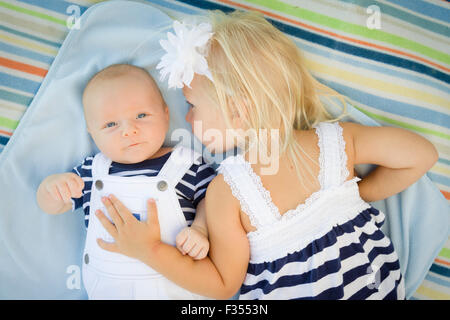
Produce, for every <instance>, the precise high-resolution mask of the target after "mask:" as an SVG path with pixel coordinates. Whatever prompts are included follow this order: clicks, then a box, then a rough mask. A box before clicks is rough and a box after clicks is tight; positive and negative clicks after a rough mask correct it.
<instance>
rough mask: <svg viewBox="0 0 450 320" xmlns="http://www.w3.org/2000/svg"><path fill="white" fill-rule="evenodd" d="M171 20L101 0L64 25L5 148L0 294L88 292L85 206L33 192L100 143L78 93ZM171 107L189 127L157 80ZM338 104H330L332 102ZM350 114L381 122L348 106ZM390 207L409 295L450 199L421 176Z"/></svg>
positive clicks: (174, 118)
mask: <svg viewBox="0 0 450 320" xmlns="http://www.w3.org/2000/svg"><path fill="white" fill-rule="evenodd" d="M171 25H172V20H171V19H170V18H169V17H168V16H167V15H165V14H164V13H162V12H161V11H159V10H157V9H155V8H153V7H151V6H149V5H146V4H140V3H136V2H126V1H113V2H105V3H101V4H98V5H95V6H93V7H91V8H89V9H88V10H87V11H86V12H85V13H84V14H83V16H82V17H81V21H80V29H73V30H71V32H70V33H69V34H68V36H67V38H66V40H65V41H64V43H63V45H62V47H61V48H60V50H59V53H58V55H57V57H56V59H55V60H54V62H53V64H52V66H51V68H50V70H49V72H48V74H47V76H46V78H45V79H44V81H43V83H42V85H41V87H40V89H39V91H38V93H37V94H36V96H35V98H34V100H33V101H32V103H31V104H30V106H29V108H28V110H27V112H26V113H25V115H24V117H23V118H22V119H21V121H20V123H19V126H18V128H17V129H16V131H15V133H14V135H13V136H12V138H11V140H10V141H9V143H8V145H7V146H6V148H5V149H4V150H3V152H2V153H1V154H0V190H1V192H0V298H1V299H84V298H86V293H85V291H84V288H83V286H82V281H81V272H80V268H81V261H82V260H81V258H82V257H81V254H82V251H83V247H84V240H85V228H84V215H83V212H82V211H81V210H77V211H76V212H74V213H70V212H69V213H65V214H62V215H57V216H51V215H47V214H45V213H43V212H42V211H41V210H40V209H39V208H38V206H37V203H36V200H35V198H36V197H35V194H36V189H37V187H38V185H39V183H40V182H41V181H42V179H43V178H45V177H46V176H48V175H49V174H53V173H57V172H65V171H69V170H71V168H72V167H74V166H75V165H78V164H79V163H80V161H81V160H82V159H83V158H84V157H85V156H86V155H89V154H93V153H95V152H97V151H98V150H97V149H96V147H95V146H94V144H93V142H92V141H91V139H90V137H89V136H88V134H87V132H86V128H85V122H84V118H83V112H82V105H81V93H82V90H83V88H84V85H85V84H86V82H87V81H88V79H89V78H90V77H91V76H92V75H93V74H95V73H96V72H97V71H99V70H101V69H102V68H104V67H106V66H108V65H110V64H114V63H130V64H134V65H137V66H141V67H144V68H146V69H148V70H149V71H150V72H151V73H152V75H153V76H154V78H155V80H157V81H158V79H159V77H158V74H157V73H156V72H155V69H154V68H155V66H156V64H157V63H158V61H159V59H160V57H161V55H162V54H163V51H162V49H161V47H160V45H159V40H160V39H161V38H162V37H163V36H164V37H165V33H166V32H167V31H169V29H170V28H171ZM159 85H160V88H161V91H162V94H163V96H164V98H165V100H166V102H167V104H168V105H169V108H170V113H171V123H170V130H169V133H168V135H167V139H166V143H167V144H172V143H171V141H170V140H169V137H170V134H171V132H172V131H173V130H174V129H175V128H185V129H187V130H190V127H189V125H188V124H187V123H186V122H185V121H184V116H185V114H186V112H187V105H186V102H185V100H184V97H183V95H182V92H181V90H171V91H168V89H167V86H166V84H165V83H159ZM331 108H332V107H331V106H330V109H331ZM349 111H350V117H349V119H348V120H351V121H356V122H359V123H362V124H366V125H377V124H376V123H375V122H374V121H373V120H371V119H369V118H367V117H366V116H365V115H363V114H362V113H360V112H359V111H357V110H356V109H354V108H351V107H350V110H349ZM374 205H375V206H376V207H377V208H379V209H381V210H383V211H384V212H385V213H386V215H387V223H386V224H385V227H384V228H385V231H386V233H387V234H388V235H389V236H390V237H391V239H392V241H393V243H394V246H395V249H396V250H397V252H398V254H399V257H400V263H401V268H402V271H403V274H404V276H405V280H406V289H407V296H408V297H409V296H411V295H412V293H414V291H415V289H416V288H417V287H418V286H419V285H420V283H421V282H422V280H423V278H424V277H425V274H426V273H427V271H428V269H429V267H430V266H431V264H432V262H433V259H434V257H435V256H436V255H437V253H438V252H439V250H440V248H441V247H442V246H443V244H444V242H445V241H446V239H447V237H448V234H449V229H448V227H449V220H448V219H449V207H448V204H447V202H446V200H445V199H444V197H443V196H442V195H441V193H440V192H439V190H438V189H437V188H436V187H435V186H434V184H433V183H432V182H431V181H430V180H429V179H428V178H427V177H426V176H425V177H423V178H422V179H421V180H419V181H418V182H417V183H416V184H414V185H413V186H411V187H410V188H409V189H408V190H406V191H404V192H402V193H401V194H399V195H396V196H393V197H391V198H389V199H387V200H386V201H381V202H378V203H375V204H374Z"/></svg>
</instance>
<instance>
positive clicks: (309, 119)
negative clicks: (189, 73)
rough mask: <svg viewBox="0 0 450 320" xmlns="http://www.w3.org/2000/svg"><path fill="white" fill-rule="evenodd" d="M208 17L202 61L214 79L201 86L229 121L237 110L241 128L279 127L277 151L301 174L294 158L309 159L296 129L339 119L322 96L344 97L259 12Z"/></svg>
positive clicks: (212, 14)
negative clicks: (207, 38) (208, 34)
mask: <svg viewBox="0 0 450 320" xmlns="http://www.w3.org/2000/svg"><path fill="white" fill-rule="evenodd" d="M209 18H210V19H209V21H210V22H211V24H212V27H213V33H214V34H213V36H212V37H211V41H210V42H209V48H208V54H207V57H206V60H207V62H208V67H209V69H210V71H211V74H212V77H213V80H214V83H212V82H210V81H204V85H203V87H204V89H205V90H207V93H208V95H209V96H210V97H211V98H212V99H213V100H214V101H215V102H216V105H218V106H219V107H220V109H221V111H222V113H223V115H224V118H225V120H226V121H227V123H228V125H231V117H232V115H233V114H236V111H237V114H238V115H239V116H240V118H241V119H242V120H243V125H244V126H245V127H246V128H245V129H255V130H258V129H260V128H265V129H279V134H280V140H279V142H280V150H279V154H280V155H281V154H283V153H284V152H287V156H288V158H289V159H290V160H291V161H292V163H293V164H294V167H295V168H296V170H297V173H298V175H299V177H300V178H301V175H300V170H299V163H298V160H297V159H299V158H301V154H304V155H305V156H306V157H308V158H309V159H310V160H312V159H311V157H310V156H309V155H307V153H306V152H304V151H303V149H302V148H301V146H300V145H299V144H298V142H297V141H296V139H295V137H294V129H296V130H300V129H311V128H312V127H314V126H315V125H316V124H318V123H319V122H321V121H336V120H338V118H335V119H333V118H332V117H331V116H330V114H329V113H328V112H327V110H326V109H325V107H324V105H323V104H322V102H321V100H320V97H326V98H328V99H329V98H332V97H336V98H338V99H340V101H341V103H342V106H344V108H345V100H344V97H343V96H341V95H340V94H338V93H337V92H336V91H334V90H333V89H331V88H329V87H327V86H325V85H323V84H321V83H320V82H318V81H317V80H316V79H314V78H313V77H312V75H311V74H310V73H309V71H308V70H307V68H306V65H305V60H304V58H303V56H302V54H301V52H300V50H299V48H298V47H297V46H296V45H295V43H294V42H293V41H292V40H291V39H290V38H289V37H288V36H286V35H285V34H284V33H282V32H281V31H280V30H278V29H277V28H275V27H274V26H273V25H272V24H270V23H269V22H268V21H267V20H266V19H264V17H263V15H262V14H260V13H258V12H252V11H248V12H245V11H234V12H232V13H230V14H225V13H223V12H221V11H211V12H210V16H209ZM329 100H330V102H331V103H333V101H332V99H329ZM344 110H345V109H344ZM342 116H343V115H341V116H340V117H342ZM340 117H339V118H340ZM312 161H313V162H315V163H317V161H315V160H312ZM309 171H310V170H309ZM310 173H311V171H310ZM311 174H312V173H311ZM301 180H302V181H303V180H308V179H305V177H304V178H303V179H301Z"/></svg>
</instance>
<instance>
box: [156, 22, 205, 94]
mask: <svg viewBox="0 0 450 320" xmlns="http://www.w3.org/2000/svg"><path fill="white" fill-rule="evenodd" d="M189 27H191V28H189ZM173 29H174V31H175V34H173V33H171V32H168V33H167V40H161V41H160V42H159V43H160V44H161V46H162V47H163V49H164V50H166V51H167V53H166V54H164V56H162V58H161V61H160V62H159V63H158V65H157V66H156V69H161V70H160V71H159V72H160V74H161V80H162V81H164V80H165V79H166V77H167V76H169V80H168V84H169V88H183V86H184V85H187V86H188V87H190V84H191V81H192V79H193V78H194V73H198V74H201V75H205V76H207V77H208V78H209V79H210V80H211V81H212V75H211V72H210V71H209V69H208V63H207V62H206V59H205V56H206V44H207V43H208V41H209V39H210V38H211V36H212V35H213V33H212V26H211V24H209V23H200V24H199V25H192V24H191V25H189V24H187V23H185V22H183V23H180V22H179V21H175V22H174V23H173Z"/></svg>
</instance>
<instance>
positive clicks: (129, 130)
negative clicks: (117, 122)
mask: <svg viewBox="0 0 450 320" xmlns="http://www.w3.org/2000/svg"><path fill="white" fill-rule="evenodd" d="M137 133H138V130H137V128H136V127H131V126H129V127H127V128H125V130H123V136H124V137H129V136H134V135H137Z"/></svg>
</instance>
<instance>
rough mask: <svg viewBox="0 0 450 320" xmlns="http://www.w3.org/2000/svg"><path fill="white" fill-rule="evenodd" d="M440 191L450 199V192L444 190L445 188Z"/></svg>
mask: <svg viewBox="0 0 450 320" xmlns="http://www.w3.org/2000/svg"><path fill="white" fill-rule="evenodd" d="M440 191H441V193H442V194H443V195H444V197H445V199H447V200H450V192H448V191H444V190H440Z"/></svg>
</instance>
